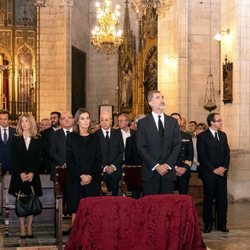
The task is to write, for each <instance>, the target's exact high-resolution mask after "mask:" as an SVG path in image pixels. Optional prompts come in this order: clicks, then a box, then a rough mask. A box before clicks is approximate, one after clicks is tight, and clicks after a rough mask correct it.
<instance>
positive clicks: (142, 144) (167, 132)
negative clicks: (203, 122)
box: [136, 114, 181, 181]
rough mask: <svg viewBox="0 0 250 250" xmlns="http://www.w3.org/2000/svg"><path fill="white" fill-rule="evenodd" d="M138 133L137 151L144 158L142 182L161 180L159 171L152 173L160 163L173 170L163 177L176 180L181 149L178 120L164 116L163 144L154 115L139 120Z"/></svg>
mask: <svg viewBox="0 0 250 250" xmlns="http://www.w3.org/2000/svg"><path fill="white" fill-rule="evenodd" d="M136 133H137V134H136V142H137V149H138V152H139V154H140V155H141V158H142V180H143V181H150V180H153V179H154V178H160V175H159V174H158V172H157V171H152V168H153V167H154V166H155V165H156V164H158V163H160V164H163V163H166V164H168V165H169V166H170V167H171V168H172V170H169V171H168V172H167V174H165V175H164V176H163V177H164V178H166V179H168V180H175V179H176V176H175V168H174V167H175V162H176V159H177V157H178V155H179V153H180V147H181V133H180V127H179V125H178V124H177V122H176V120H175V119H174V118H172V117H170V116H167V115H164V138H163V141H162V143H161V138H160V135H159V132H158V129H157V127H156V124H155V121H154V118H153V115H152V114H150V115H148V116H146V117H145V118H143V119H141V120H139V122H138V127H137V132H136Z"/></svg>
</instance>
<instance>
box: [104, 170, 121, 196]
mask: <svg viewBox="0 0 250 250" xmlns="http://www.w3.org/2000/svg"><path fill="white" fill-rule="evenodd" d="M103 180H104V182H105V183H106V185H107V188H108V191H109V192H112V196H117V195H118V191H119V179H117V178H114V176H113V175H112V174H111V175H108V174H105V175H104V177H103Z"/></svg>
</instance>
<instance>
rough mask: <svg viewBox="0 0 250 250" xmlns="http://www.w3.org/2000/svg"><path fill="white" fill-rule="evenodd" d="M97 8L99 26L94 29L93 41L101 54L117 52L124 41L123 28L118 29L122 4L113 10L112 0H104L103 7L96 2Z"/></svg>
mask: <svg viewBox="0 0 250 250" xmlns="http://www.w3.org/2000/svg"><path fill="white" fill-rule="evenodd" d="M96 8H97V11H96V13H97V26H96V27H95V28H94V29H93V30H92V37H91V42H92V44H93V45H94V46H95V47H96V50H97V52H99V53H100V54H105V55H107V56H109V55H112V54H115V53H116V52H117V48H118V47H119V46H120V45H121V44H122V42H123V36H122V30H121V29H119V30H118V31H117V26H118V24H119V17H120V12H119V9H120V6H119V5H116V6H115V10H114V11H112V3H111V1H110V0H104V3H103V8H101V4H100V3H99V2H97V3H96Z"/></svg>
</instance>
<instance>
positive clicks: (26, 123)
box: [9, 113, 42, 239]
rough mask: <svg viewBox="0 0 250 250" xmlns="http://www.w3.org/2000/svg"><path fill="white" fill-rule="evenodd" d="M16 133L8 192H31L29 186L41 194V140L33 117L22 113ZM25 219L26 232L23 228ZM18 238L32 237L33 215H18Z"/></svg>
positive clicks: (15, 193)
mask: <svg viewBox="0 0 250 250" xmlns="http://www.w3.org/2000/svg"><path fill="white" fill-rule="evenodd" d="M16 132H17V133H16V134H15V136H14V137H13V145H12V167H13V174H12V176H11V181H10V187H9V194H12V195H14V196H17V194H18V193H19V191H21V193H22V194H26V195H28V194H31V192H32V191H31V187H33V189H34V193H35V195H36V196H42V188H41V181H40V176H39V172H38V171H39V167H40V164H41V159H42V140H41V137H40V136H39V135H38V128H37V124H36V121H35V119H34V117H33V116H32V115H31V114H29V113H26V114H22V115H21V117H20V118H19V121H18V124H17V128H16ZM25 219H27V234H26V228H25ZM19 222H20V238H21V239H24V238H26V237H28V238H33V237H34V236H33V232H32V222H33V215H30V216H27V218H25V217H19Z"/></svg>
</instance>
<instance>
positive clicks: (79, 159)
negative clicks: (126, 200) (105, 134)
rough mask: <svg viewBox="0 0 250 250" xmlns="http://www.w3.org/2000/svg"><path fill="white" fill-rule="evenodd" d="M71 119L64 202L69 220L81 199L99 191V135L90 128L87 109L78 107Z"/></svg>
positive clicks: (74, 213) (73, 215) (95, 194)
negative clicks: (68, 213)
mask: <svg viewBox="0 0 250 250" xmlns="http://www.w3.org/2000/svg"><path fill="white" fill-rule="evenodd" d="M74 120H75V121H74V122H75V124H74V129H73V132H72V133H70V134H69V135H68V136H67V155H66V165H67V178H68V179H67V206H68V210H69V212H71V213H72V224H73V222H74V219H75V215H76V211H77V208H78V204H79V201H80V199H81V198H85V197H92V196H99V195H100V183H101V171H102V168H101V155H100V152H101V150H100V145H99V137H98V135H97V134H96V133H94V134H91V133H90V131H89V128H90V114H89V112H88V111H87V110H86V109H84V108H80V109H78V110H77V112H76V113H75V116H74ZM72 194H74V195H72Z"/></svg>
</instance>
